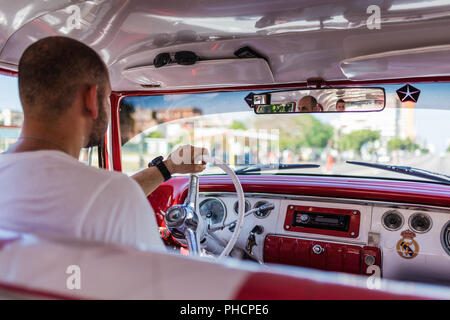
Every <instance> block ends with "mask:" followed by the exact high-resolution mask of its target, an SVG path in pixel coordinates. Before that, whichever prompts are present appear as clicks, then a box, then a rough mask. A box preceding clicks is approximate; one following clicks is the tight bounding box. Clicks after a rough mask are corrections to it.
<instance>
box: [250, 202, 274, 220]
mask: <svg viewBox="0 0 450 320" xmlns="http://www.w3.org/2000/svg"><path fill="white" fill-rule="evenodd" d="M267 203H268V202H267V201H258V202H256V203H255V205H254V207H253V208H259V207H261V206H262V205H265V204H267ZM270 211H272V210H271V209H266V210H259V211H256V212H254V215H255V217H257V218H260V219H264V218H266V217H267V216H268V215H269V214H270Z"/></svg>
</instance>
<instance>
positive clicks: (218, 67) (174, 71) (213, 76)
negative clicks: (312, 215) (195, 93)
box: [122, 58, 274, 88]
mask: <svg viewBox="0 0 450 320" xmlns="http://www.w3.org/2000/svg"><path fill="white" fill-rule="evenodd" d="M122 75H123V76H124V77H125V78H127V79H128V80H130V81H132V82H134V83H136V84H139V85H141V86H160V87H161V88H183V87H212V86H230V85H233V86H236V85H259V84H271V83H274V79H273V74H272V71H271V70H270V68H269V65H268V64H267V62H266V61H265V60H264V59H259V58H251V59H222V60H205V61H198V62H197V63H195V64H193V65H179V64H171V65H167V66H164V67H161V68H155V67H154V66H153V65H151V66H140V67H134V68H129V69H125V70H123V71H122Z"/></svg>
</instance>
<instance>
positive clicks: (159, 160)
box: [149, 156, 164, 166]
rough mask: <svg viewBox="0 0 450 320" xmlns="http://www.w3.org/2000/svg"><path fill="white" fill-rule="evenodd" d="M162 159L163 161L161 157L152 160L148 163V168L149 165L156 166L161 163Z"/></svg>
mask: <svg viewBox="0 0 450 320" xmlns="http://www.w3.org/2000/svg"><path fill="white" fill-rule="evenodd" d="M163 159H164V158H163V156H159V157H156V158H155V159H153V160H152V161H151V162H150V163H149V166H150V165H151V166H156V165H157V164H158V163H161V162H162V160H163Z"/></svg>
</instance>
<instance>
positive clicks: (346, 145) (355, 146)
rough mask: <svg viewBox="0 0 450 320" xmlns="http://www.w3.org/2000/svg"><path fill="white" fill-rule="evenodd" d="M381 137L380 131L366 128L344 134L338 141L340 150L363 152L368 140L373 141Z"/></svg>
mask: <svg viewBox="0 0 450 320" xmlns="http://www.w3.org/2000/svg"><path fill="white" fill-rule="evenodd" d="M378 139H380V132H379V131H374V130H369V129H364V130H357V131H353V132H350V133H348V134H346V135H344V136H342V137H341V138H340V139H339V141H338V147H339V149H340V150H354V151H356V152H358V153H360V152H361V147H362V146H363V145H364V144H366V143H367V142H373V141H376V140H378Z"/></svg>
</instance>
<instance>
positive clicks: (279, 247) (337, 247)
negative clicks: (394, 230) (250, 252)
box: [264, 235, 381, 276]
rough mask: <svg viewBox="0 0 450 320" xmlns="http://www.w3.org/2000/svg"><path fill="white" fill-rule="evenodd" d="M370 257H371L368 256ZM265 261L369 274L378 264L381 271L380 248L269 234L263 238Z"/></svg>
mask: <svg viewBox="0 0 450 320" xmlns="http://www.w3.org/2000/svg"><path fill="white" fill-rule="evenodd" d="M367 256H372V257H371V258H370V259H367ZM264 262H267V263H278V264H286V265H292V266H300V267H306V268H314V269H320V270H326V271H336V272H345V273H352V274H359V275H366V276H370V275H371V274H372V272H367V268H368V267H369V265H372V264H374V265H377V266H378V267H379V268H380V270H381V250H380V249H379V248H375V247H365V246H359V245H349V244H340V243H333V242H327V241H317V240H309V239H300V238H294V237H285V236H278V235H268V236H267V237H266V239H265V241H264Z"/></svg>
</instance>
